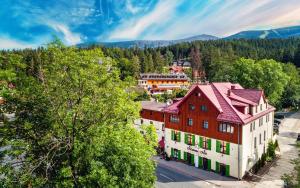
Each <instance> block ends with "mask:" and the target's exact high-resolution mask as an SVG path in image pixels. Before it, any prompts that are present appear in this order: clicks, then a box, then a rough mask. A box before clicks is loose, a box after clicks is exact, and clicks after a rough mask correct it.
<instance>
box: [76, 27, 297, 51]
mask: <svg viewBox="0 0 300 188" xmlns="http://www.w3.org/2000/svg"><path fill="white" fill-rule="evenodd" d="M297 37H298V38H299V37H300V26H291V27H283V28H277V29H269V30H249V31H241V32H238V33H236V34H233V35H230V36H227V37H224V38H218V37H216V36H212V35H206V34H202V35H196V36H192V37H188V38H183V39H178V40H133V41H119V42H88V43H82V44H79V45H77V46H78V47H89V46H93V45H102V46H105V47H119V48H132V47H138V48H156V47H164V46H168V45H174V44H178V43H181V42H193V41H198V40H200V41H207V40H217V39H224V40H228V39H287V38H297Z"/></svg>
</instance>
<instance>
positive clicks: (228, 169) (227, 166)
mask: <svg viewBox="0 0 300 188" xmlns="http://www.w3.org/2000/svg"><path fill="white" fill-rule="evenodd" d="M229 172H230V166H229V165H226V172H225V175H226V176H230V174H229Z"/></svg>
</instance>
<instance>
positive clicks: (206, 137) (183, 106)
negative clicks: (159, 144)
mask: <svg viewBox="0 0 300 188" xmlns="http://www.w3.org/2000/svg"><path fill="white" fill-rule="evenodd" d="M274 111H275V108H274V107H273V106H271V105H269V104H268V102H267V100H266V98H265V95H264V92H263V91H262V90H257V89H244V88H242V87H241V86H240V85H239V84H231V83H228V82H227V83H210V84H203V85H200V84H196V85H193V86H192V87H191V88H190V90H189V92H188V93H187V95H186V96H185V97H184V98H182V99H180V100H178V101H175V102H174V103H173V104H171V105H168V106H167V107H165V108H163V110H161V111H160V113H161V115H158V116H161V117H163V118H162V119H160V120H158V121H162V123H163V125H164V129H162V131H163V133H162V134H163V137H164V141H165V151H166V153H167V154H168V156H171V157H172V158H175V159H177V160H179V161H185V162H186V163H188V164H190V165H194V166H195V167H198V168H203V169H205V170H211V171H215V172H216V173H220V174H222V175H226V176H232V177H236V178H239V179H240V178H242V177H243V176H244V175H245V173H246V172H247V171H249V170H250V169H251V168H252V167H253V165H254V164H255V163H256V162H257V161H258V159H259V158H260V157H261V156H262V154H263V153H264V152H266V150H267V146H268V142H269V141H270V140H272V139H273V119H274V118H273V117H274ZM141 117H142V119H143V118H146V116H143V114H141ZM147 118H149V120H151V118H150V117H147Z"/></svg>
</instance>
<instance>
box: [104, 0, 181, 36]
mask: <svg viewBox="0 0 300 188" xmlns="http://www.w3.org/2000/svg"><path fill="white" fill-rule="evenodd" d="M179 2H180V0H161V1H159V2H158V4H157V5H156V6H155V8H154V10H153V11H152V12H150V13H148V14H146V15H144V16H142V17H140V18H138V19H131V20H126V21H124V22H123V23H122V24H121V25H120V26H119V27H117V28H116V29H115V30H114V31H113V32H112V33H111V34H110V36H109V40H118V39H121V40H124V39H136V38H138V37H139V36H140V35H141V34H142V33H143V32H144V31H146V30H147V29H148V28H149V27H150V26H153V25H155V24H157V25H158V24H159V25H161V24H164V23H166V22H167V21H168V20H169V19H170V18H172V15H173V14H174V11H175V8H176V6H177V5H178V3H179Z"/></svg>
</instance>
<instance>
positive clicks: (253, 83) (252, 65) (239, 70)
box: [228, 58, 289, 105]
mask: <svg viewBox="0 0 300 188" xmlns="http://www.w3.org/2000/svg"><path fill="white" fill-rule="evenodd" d="M228 75H230V76H229V77H230V78H229V79H230V80H231V81H232V82H236V83H239V84H241V85H242V86H244V87H245V88H261V89H263V90H264V92H265V94H266V96H267V97H268V99H269V101H270V102H271V104H273V105H280V100H281V97H282V94H283V92H284V88H285V86H286V85H287V83H288V80H289V76H288V75H287V74H286V73H285V72H284V71H283V66H282V64H281V63H279V62H276V61H274V60H265V59H264V60H259V61H255V60H252V59H245V58H241V59H240V60H238V61H236V62H235V63H233V67H232V69H231V70H230V72H228Z"/></svg>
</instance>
